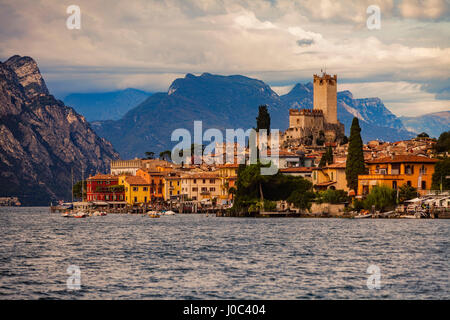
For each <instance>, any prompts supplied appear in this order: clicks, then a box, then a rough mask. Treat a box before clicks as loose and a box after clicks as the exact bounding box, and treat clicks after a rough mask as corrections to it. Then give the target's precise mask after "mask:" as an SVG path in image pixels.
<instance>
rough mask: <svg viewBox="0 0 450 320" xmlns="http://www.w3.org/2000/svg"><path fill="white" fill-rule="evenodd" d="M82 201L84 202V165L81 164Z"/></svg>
mask: <svg viewBox="0 0 450 320" xmlns="http://www.w3.org/2000/svg"><path fill="white" fill-rule="evenodd" d="M81 202H84V167H83V165H81Z"/></svg>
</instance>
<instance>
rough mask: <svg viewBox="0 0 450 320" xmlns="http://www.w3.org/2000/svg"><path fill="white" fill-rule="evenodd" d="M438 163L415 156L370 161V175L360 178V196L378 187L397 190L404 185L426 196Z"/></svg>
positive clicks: (434, 160)
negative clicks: (382, 186)
mask: <svg viewBox="0 0 450 320" xmlns="http://www.w3.org/2000/svg"><path fill="white" fill-rule="evenodd" d="M437 161H438V160H437V159H431V158H427V157H423V156H414V155H403V156H400V155H399V156H392V157H385V158H380V159H375V160H372V161H368V162H367V166H368V168H369V174H366V175H360V176H358V195H366V194H368V193H369V192H370V190H371V189H372V188H373V186H376V185H384V186H388V187H390V188H393V189H397V188H399V187H401V186H402V185H404V184H407V185H410V186H412V187H414V188H417V191H418V192H419V193H420V194H425V193H426V190H428V189H430V187H431V177H432V175H433V173H434V165H435V163H436V162H437Z"/></svg>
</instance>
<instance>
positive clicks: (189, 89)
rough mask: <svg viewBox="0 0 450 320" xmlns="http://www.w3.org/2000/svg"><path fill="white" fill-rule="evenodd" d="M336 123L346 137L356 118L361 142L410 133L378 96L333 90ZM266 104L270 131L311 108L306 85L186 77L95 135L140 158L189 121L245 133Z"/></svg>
mask: <svg viewBox="0 0 450 320" xmlns="http://www.w3.org/2000/svg"><path fill="white" fill-rule="evenodd" d="M337 98H338V106H337V107H338V119H339V120H340V121H341V122H342V123H344V125H345V128H346V134H347V135H348V134H349V131H350V126H351V121H352V119H353V117H354V116H356V117H358V118H359V119H360V125H361V128H362V132H361V134H362V137H363V139H364V140H365V141H368V140H372V139H381V140H385V141H397V140H401V139H409V138H411V137H414V136H415V134H414V133H412V132H410V131H408V130H406V128H405V127H404V126H403V123H402V122H401V121H400V119H399V118H397V117H396V116H395V115H394V114H392V113H391V112H390V111H389V110H388V109H387V108H386V106H385V105H384V104H383V102H382V101H381V100H380V99H379V98H366V99H354V98H353V96H352V94H351V92H349V91H342V92H338V97H337ZM262 104H266V105H267V106H268V110H269V113H270V116H271V127H272V128H278V129H280V130H285V129H286V128H287V127H288V122H289V109H290V108H308V109H311V108H312V107H313V85H312V83H307V84H297V85H295V86H294V87H293V88H292V90H291V91H290V92H289V93H287V94H285V95H281V96H279V95H278V94H277V93H275V92H274V91H273V90H272V89H271V88H270V86H269V85H267V84H265V83H264V82H263V81H260V80H257V79H252V78H248V77H245V76H242V75H233V76H222V75H213V74H209V73H203V74H202V75H200V76H195V75H192V74H187V75H186V76H185V77H184V78H179V79H176V80H175V81H174V82H173V83H172V84H171V86H170V87H169V89H168V91H167V92H166V93H155V94H153V95H151V96H150V97H148V98H147V99H146V100H145V101H144V102H142V103H141V104H139V105H138V106H136V107H135V108H133V109H131V110H130V111H128V112H127V113H126V114H125V115H124V116H123V118H121V119H120V120H108V121H94V122H92V127H93V128H94V129H95V130H96V132H97V133H98V134H99V135H100V136H102V137H104V138H106V139H107V140H109V141H111V142H112V144H113V145H114V147H115V148H116V149H117V150H118V151H119V153H120V155H121V157H122V158H133V157H142V156H143V154H144V152H145V151H153V152H155V153H156V154H157V152H159V151H163V150H166V149H171V148H172V147H173V145H174V144H175V143H176V142H171V141H170V137H171V133H172V132H173V130H175V129H177V128H186V129H188V130H190V131H191V132H192V129H193V121H194V120H202V121H203V129H204V130H205V129H207V128H217V129H220V130H222V132H224V130H225V129H226V128H230V129H237V128H243V129H248V128H251V127H254V126H255V118H256V116H257V113H258V106H259V105H262Z"/></svg>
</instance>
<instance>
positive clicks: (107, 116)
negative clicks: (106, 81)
mask: <svg viewBox="0 0 450 320" xmlns="http://www.w3.org/2000/svg"><path fill="white" fill-rule="evenodd" d="M150 95H151V93H149V92H145V91H142V90H137V89H133V88H128V89H125V90H117V91H112V92H99V93H72V94H69V95H67V96H66V97H65V98H63V100H64V103H65V104H66V105H68V106H71V107H73V108H74V109H75V110H76V111H77V112H78V113H80V114H82V115H83V116H84V117H85V118H86V120H88V121H94V120H119V119H120V118H122V117H123V116H124V115H125V113H127V111H128V110H130V109H132V108H134V107H136V106H137V105H138V104H140V103H141V102H143V101H144V100H145V99H147V98H148V97H149V96H150Z"/></svg>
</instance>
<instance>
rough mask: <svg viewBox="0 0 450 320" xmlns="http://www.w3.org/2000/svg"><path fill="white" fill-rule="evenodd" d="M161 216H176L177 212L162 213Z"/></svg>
mask: <svg viewBox="0 0 450 320" xmlns="http://www.w3.org/2000/svg"><path fill="white" fill-rule="evenodd" d="M161 214H162V215H164V216H174V215H175V212H173V211H172V210H169V211H165V212H162V213H161Z"/></svg>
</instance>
